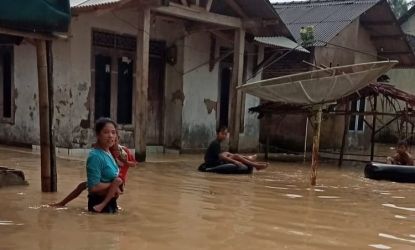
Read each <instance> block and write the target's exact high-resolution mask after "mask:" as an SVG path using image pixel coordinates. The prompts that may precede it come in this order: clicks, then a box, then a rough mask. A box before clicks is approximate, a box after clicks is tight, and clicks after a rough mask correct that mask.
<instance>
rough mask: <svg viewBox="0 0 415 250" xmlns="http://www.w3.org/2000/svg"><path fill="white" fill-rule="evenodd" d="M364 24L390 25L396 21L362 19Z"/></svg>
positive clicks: (361, 22)
mask: <svg viewBox="0 0 415 250" xmlns="http://www.w3.org/2000/svg"><path fill="white" fill-rule="evenodd" d="M360 24H362V25H363V26H388V25H395V24H396V23H395V22H394V21H360Z"/></svg>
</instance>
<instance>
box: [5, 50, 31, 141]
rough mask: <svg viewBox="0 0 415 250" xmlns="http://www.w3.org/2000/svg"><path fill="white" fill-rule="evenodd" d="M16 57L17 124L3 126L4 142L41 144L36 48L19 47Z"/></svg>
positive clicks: (15, 52) (14, 74) (15, 101)
mask: <svg viewBox="0 0 415 250" xmlns="http://www.w3.org/2000/svg"><path fill="white" fill-rule="evenodd" d="M13 57H14V65H13V77H14V89H15V99H14V107H15V110H14V111H15V120H14V124H8V123H0V140H1V141H2V142H6V143H10V142H14V143H29V144H31V143H34V142H37V141H39V116H38V110H39V108H38V96H39V95H38V88H37V68H36V49H35V46H33V45H32V44H30V43H27V42H23V43H22V44H21V45H20V46H15V49H14V53H13Z"/></svg>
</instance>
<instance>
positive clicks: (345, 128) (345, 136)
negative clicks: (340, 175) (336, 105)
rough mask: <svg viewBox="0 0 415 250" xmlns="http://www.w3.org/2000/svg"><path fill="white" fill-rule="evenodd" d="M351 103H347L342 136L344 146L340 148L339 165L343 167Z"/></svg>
mask: <svg viewBox="0 0 415 250" xmlns="http://www.w3.org/2000/svg"><path fill="white" fill-rule="evenodd" d="M349 112H350V103H349V102H347V103H346V114H345V115H344V128H343V137H342V146H341V148H340V158H339V163H338V166H339V167H341V166H342V164H343V158H344V150H345V148H346V138H347V134H348V132H349V123H350V114H349Z"/></svg>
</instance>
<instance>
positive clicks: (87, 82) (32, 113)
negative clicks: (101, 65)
mask: <svg viewBox="0 0 415 250" xmlns="http://www.w3.org/2000/svg"><path fill="white" fill-rule="evenodd" d="M136 23H137V15H136V13H135V12H132V11H122V12H115V13H105V14H102V15H96V14H94V13H91V14H81V15H80V16H77V17H73V18H72V23H71V28H70V38H69V40H67V41H65V40H59V41H56V42H54V44H53V53H54V80H55V85H54V88H55V94H54V98H55V120H54V128H55V131H56V133H55V134H56V139H57V141H56V144H57V146H59V147H68V148H73V147H75V148H76V147H87V146H90V144H91V143H93V141H94V132H93V130H92V126H91V125H92V123H91V117H90V113H89V107H90V103H89V99H88V97H89V94H90V91H91V53H92V52H91V32H92V29H94V28H95V29H101V30H106V31H110V32H114V33H120V34H130V35H133V36H134V35H136V33H137V32H136V28H135V26H136ZM182 31H183V27H182V25H180V24H175V23H170V22H169V23H167V22H165V21H161V20H159V19H155V18H154V17H153V20H152V26H151V39H154V40H164V41H166V43H167V46H170V45H172V44H174V43H177V44H178V63H177V64H176V65H174V67H173V66H171V65H166V76H165V79H166V81H165V85H166V88H165V104H166V105H165V106H166V109H165V110H164V112H165V113H166V115H165V119H164V121H165V122H166V125H165V126H164V127H165V135H166V136H165V144H166V145H168V146H170V145H177V140H180V134H181V113H182V112H181V110H182V102H181V99H182V98H181V97H180V96H182V94H181V93H182V77H181V73H178V72H181V71H182V67H183V48H182V47H180V46H181V44H183V43H180V37H181V36H182V34H183V32H182ZM14 86H15V89H16V98H15V106H16V110H15V123H14V124H12V125H10V124H3V123H2V124H0V131H1V132H0V140H1V141H3V142H7V143H27V144H38V141H39V136H38V134H39V128H38V126H39V125H38V124H39V122H38V108H37V105H38V100H37V69H36V51H35V48H34V46H33V45H31V44H29V43H23V44H22V45H20V46H15V49H14ZM175 96H179V97H178V98H176V97H175ZM121 135H122V140H123V141H124V142H125V143H126V144H127V145H129V146H133V145H132V143H133V142H132V139H131V138H133V136H132V131H131V130H124V131H121Z"/></svg>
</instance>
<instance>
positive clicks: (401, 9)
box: [388, 0, 408, 18]
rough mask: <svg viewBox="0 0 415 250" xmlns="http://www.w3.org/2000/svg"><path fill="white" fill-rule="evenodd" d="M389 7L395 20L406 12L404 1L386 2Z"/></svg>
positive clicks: (389, 0) (406, 6) (406, 5)
mask: <svg viewBox="0 0 415 250" xmlns="http://www.w3.org/2000/svg"><path fill="white" fill-rule="evenodd" d="M388 2H389V4H390V5H391V8H392V11H393V13H395V16H396V18H399V17H401V16H402V15H403V14H405V12H407V11H408V3H407V1H406V0H388Z"/></svg>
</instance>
